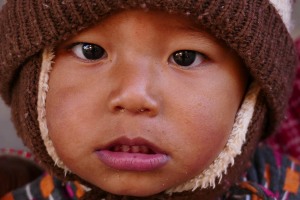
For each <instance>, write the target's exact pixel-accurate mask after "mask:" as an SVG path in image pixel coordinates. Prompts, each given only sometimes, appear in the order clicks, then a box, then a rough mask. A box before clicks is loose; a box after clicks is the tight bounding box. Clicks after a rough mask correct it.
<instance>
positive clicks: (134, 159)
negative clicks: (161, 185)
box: [96, 150, 169, 171]
mask: <svg viewBox="0 0 300 200" xmlns="http://www.w3.org/2000/svg"><path fill="white" fill-rule="evenodd" d="M96 154H97V156H98V158H99V159H100V160H101V161H102V162H103V163H104V164H105V165H107V166H109V167H111V168H113V169H116V170H125V171H152V170H156V169H158V168H160V167H162V166H164V165H165V164H166V163H167V162H168V160H169V157H168V156H167V155H165V154H159V153H157V154H142V153H126V152H113V151H108V150H100V151H97V152H96Z"/></svg>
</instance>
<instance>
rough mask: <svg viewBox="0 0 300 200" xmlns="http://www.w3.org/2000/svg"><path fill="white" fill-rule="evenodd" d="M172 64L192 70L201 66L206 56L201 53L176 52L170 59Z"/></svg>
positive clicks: (189, 51)
mask: <svg viewBox="0 0 300 200" xmlns="http://www.w3.org/2000/svg"><path fill="white" fill-rule="evenodd" d="M169 59H170V62H171V63H174V64H176V65H179V66H180V67H183V68H190V67H194V66H197V65H199V64H201V63H202V62H203V61H204V59H205V56H204V55H203V54H201V53H199V52H196V51H191V50H179V51H176V52H174V53H173V54H172V55H171V57H170V58H169Z"/></svg>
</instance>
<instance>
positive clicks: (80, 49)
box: [71, 43, 106, 61]
mask: <svg viewBox="0 0 300 200" xmlns="http://www.w3.org/2000/svg"><path fill="white" fill-rule="evenodd" d="M71 50H72V51H73V53H74V54H75V56H77V57H78V58H81V59H83V60H92V61H93V60H99V59H101V58H103V57H104V56H105V55H106V52H105V50H104V49H103V48H102V47H101V46H98V45H96V44H90V43H78V44H76V45H74V46H73V47H72V49H71Z"/></svg>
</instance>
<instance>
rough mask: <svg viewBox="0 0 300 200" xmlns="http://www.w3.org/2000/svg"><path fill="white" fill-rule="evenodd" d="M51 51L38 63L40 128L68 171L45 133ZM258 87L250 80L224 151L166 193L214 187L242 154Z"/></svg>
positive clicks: (59, 163) (54, 156)
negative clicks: (184, 181)
mask: <svg viewBox="0 0 300 200" xmlns="http://www.w3.org/2000/svg"><path fill="white" fill-rule="evenodd" d="M53 59H54V54H53V51H52V49H45V50H44V52H43V61H42V66H41V68H42V69H41V74H40V80H39V90H38V121H39V126H40V131H41V137H42V139H43V141H44V144H45V147H46V149H47V152H48V154H49V155H50V157H51V158H52V159H53V161H54V163H55V165H57V166H58V167H60V168H61V169H63V170H64V172H65V174H66V173H67V172H69V171H70V170H69V169H68V167H67V166H66V165H65V164H64V163H63V162H62V161H61V160H60V158H59V157H58V155H57V153H56V151H55V148H54V146H53V143H52V141H51V138H50V137H49V134H48V127H47V121H46V96H47V92H48V89H49V86H48V81H49V75H50V72H51V69H52V67H51V65H52V63H53ZM259 91H260V88H259V86H258V85H257V84H256V83H253V84H252V85H251V87H250V89H249V91H248V92H247V94H246V96H245V99H244V102H243V104H242V106H241V108H240V110H239V111H238V113H237V116H236V119H235V123H234V125H233V129H232V132H231V134H230V136H229V139H228V142H227V144H226V145H225V147H224V149H223V151H222V152H221V153H220V154H219V156H218V157H217V158H216V159H215V160H214V161H213V163H212V164H211V165H210V166H209V167H208V168H207V169H206V170H204V171H203V172H202V173H201V174H200V175H199V176H196V177H195V178H193V179H191V180H189V181H188V182H186V183H184V184H182V185H179V186H177V187H174V188H171V189H169V190H167V191H166V193H168V194H172V193H174V192H182V191H188V190H196V189H197V188H199V187H200V188H207V187H215V185H216V179H217V178H219V182H220V181H221V179H222V176H223V175H224V174H226V173H227V168H228V167H229V166H230V165H233V164H234V158H235V157H236V156H237V155H239V154H241V150H242V146H243V144H244V143H245V141H246V134H247V131H248V127H249V124H250V122H251V119H252V116H253V113H254V108H255V104H256V100H257V96H258V93H259Z"/></svg>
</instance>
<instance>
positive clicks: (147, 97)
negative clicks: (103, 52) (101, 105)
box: [109, 65, 160, 117]
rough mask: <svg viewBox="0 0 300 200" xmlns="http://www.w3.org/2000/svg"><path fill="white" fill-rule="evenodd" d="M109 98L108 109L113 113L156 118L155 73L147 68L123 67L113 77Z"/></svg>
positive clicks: (157, 108) (157, 98) (157, 105)
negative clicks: (127, 113)
mask: <svg viewBox="0 0 300 200" xmlns="http://www.w3.org/2000/svg"><path fill="white" fill-rule="evenodd" d="M114 79H115V80H114V81H113V82H114V83H113V84H112V85H113V88H112V91H111V93H110V97H109V109H110V110H111V111H112V112H114V113H119V112H129V113H131V114H144V115H148V116H151V117H153V116H156V115H157V114H158V112H159V107H160V98H159V94H158V91H159V89H158V87H159V85H158V84H157V83H156V82H155V72H154V71H153V70H151V69H150V70H149V68H148V67H147V66H138V68H135V67H134V66H133V65H131V66H129V68H128V69H126V67H123V68H122V70H121V72H120V71H119V72H118V73H117V74H116V75H115V76H114Z"/></svg>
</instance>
